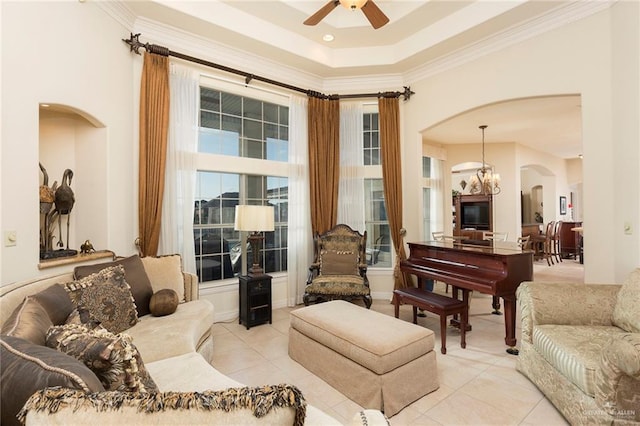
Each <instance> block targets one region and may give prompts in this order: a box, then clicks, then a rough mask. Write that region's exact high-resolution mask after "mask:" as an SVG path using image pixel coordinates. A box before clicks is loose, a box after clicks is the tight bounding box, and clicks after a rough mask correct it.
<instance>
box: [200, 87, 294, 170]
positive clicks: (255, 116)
mask: <svg viewBox="0 0 640 426" xmlns="http://www.w3.org/2000/svg"><path fill="white" fill-rule="evenodd" d="M288 140H289V108H288V107H286V106H283V105H276V104H273V103H270V102H264V101H260V100H257V99H251V98H247V97H243V96H239V95H235V94H232V93H225V92H222V91H219V90H214V89H209V88H206V87H203V88H201V89H200V138H199V144H198V151H199V152H203V153H210V154H221V155H230V156H236V157H245V158H259V159H265V160H272V161H284V162H286V161H287V160H288V155H289V151H288Z"/></svg>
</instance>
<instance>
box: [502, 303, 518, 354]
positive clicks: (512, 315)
mask: <svg viewBox="0 0 640 426" xmlns="http://www.w3.org/2000/svg"><path fill="white" fill-rule="evenodd" d="M502 299H503V300H504V327H505V332H506V336H505V338H504V343H505V344H506V345H507V346H509V348H508V349H507V353H508V354H511V355H518V349H517V348H516V347H515V346H516V297H515V295H504V296H502Z"/></svg>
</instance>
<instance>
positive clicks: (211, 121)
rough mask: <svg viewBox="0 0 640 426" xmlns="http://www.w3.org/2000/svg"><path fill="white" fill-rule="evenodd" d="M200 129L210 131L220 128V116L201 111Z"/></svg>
mask: <svg viewBox="0 0 640 426" xmlns="http://www.w3.org/2000/svg"><path fill="white" fill-rule="evenodd" d="M200 127H209V128H210V129H219V128H220V114H218V113H217V112H209V111H201V112H200Z"/></svg>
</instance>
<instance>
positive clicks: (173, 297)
mask: <svg viewBox="0 0 640 426" xmlns="http://www.w3.org/2000/svg"><path fill="white" fill-rule="evenodd" d="M176 309H178V293H176V292H175V290H171V289H169V288H164V289H162V290H158V291H157V292H155V293H153V296H151V300H150V301H149V310H150V311H151V315H153V316H154V317H162V316H164V315H171V314H172V313H174V312H175V311H176Z"/></svg>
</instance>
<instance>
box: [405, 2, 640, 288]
mask: <svg viewBox="0 0 640 426" xmlns="http://www.w3.org/2000/svg"><path fill="white" fill-rule="evenodd" d="M612 9H613V10H612V11H609V10H607V11H604V12H601V13H598V14H596V15H593V16H591V17H588V18H586V19H583V20H580V21H577V22H574V23H571V24H568V25H566V26H564V27H562V28H559V29H556V30H553V31H550V32H548V33H545V34H542V35H539V36H537V37H535V38H532V39H529V40H526V41H523V42H521V43H519V44H517V45H514V46H511V47H508V48H506V49H504V50H502V51H499V52H495V53H492V54H489V55H487V56H484V57H481V58H478V59H476V60H474V61H473V62H469V63H466V64H464V65H461V66H459V67H457V68H454V69H451V70H448V71H446V72H443V73H440V74H437V75H433V76H430V77H427V78H425V79H423V80H420V81H417V82H412V83H411V89H412V90H414V91H415V92H416V95H414V96H412V98H411V100H410V102H408V103H406V105H405V112H406V114H405V115H404V123H405V125H404V134H405V136H406V137H405V142H404V143H405V148H404V157H403V166H404V167H405V176H419V170H420V163H419V159H420V155H419V152H420V151H419V150H420V148H421V147H418V146H415V145H414V144H413V143H414V142H413V141H415V139H416V135H418V134H419V133H420V132H421V131H422V130H424V129H427V128H429V127H431V126H433V125H434V124H436V123H439V122H441V121H443V120H445V119H446V118H449V117H451V116H454V115H456V114H458V113H460V112H463V111H467V110H470V109H472V108H474V107H477V106H481V105H485V104H489V103H493V102H498V101H504V100H508V99H516V98H524V97H530V96H545V95H554V94H580V95H582V113H583V116H582V122H583V132H582V133H583V147H584V164H583V167H584V226H585V234H584V235H585V279H586V280H587V281H591V282H614V281H618V282H620V281H622V280H623V279H624V277H626V275H627V274H628V273H629V271H630V270H631V269H632V268H634V267H636V266H637V265H638V264H639V262H638V257H639V255H638V251H639V248H638V247H639V244H638V242H639V239H638V233H637V230H636V232H635V233H634V234H633V235H632V236H629V238H628V239H627V238H625V237H623V236H622V224H621V223H620V221H621V219H622V218H621V217H620V218H617V216H621V213H617V212H618V210H617V209H618V208H619V206H621V205H622V206H625V207H628V210H626V211H625V212H626V213H625V217H627V219H626V220H628V221H630V222H631V223H632V224H633V225H634V226H635V228H637V226H638V202H637V198H638V197H637V194H639V193H640V185H639V184H638V171H637V164H638V163H639V162H640V161H639V157H638V122H637V116H638V114H637V112H638V91H637V90H636V91H635V92H633V91H624V90H622V88H623V87H627V86H628V85H630V86H631V87H635V88H637V87H638V83H637V77H638V72H637V64H638V56H639V53H638V52H639V50H638V49H637V45H638V40H637V37H635V35H636V34H637V32H638V3H637V2H618V3H616V4H615V5H614V6H613V7H612ZM623 15H624V17H623ZM612 19H614V20H615V22H614V23H613V24H612V21H611V20H612ZM621 20H623V21H625V22H619V21H621ZM634 25H635V26H634ZM612 27H616V28H617V30H616V32H615V34H614V39H612V36H611V34H612ZM623 34H626V35H627V38H626V39H625V38H624V37H623ZM614 41H615V42H616V43H621V44H622V46H623V47H622V48H620V50H624V52H625V53H626V54H627V55H628V57H626V58H625V62H631V64H626V65H629V66H631V68H633V67H635V71H626V70H623V68H624V65H623V64H622V62H623V58H621V57H619V58H618V59H619V61H620V62H621V63H620V64H618V63H617V62H616V61H613V62H612V61H611V57H612V42H614ZM631 48H635V50H631ZM616 49H618V48H616ZM620 56H622V54H620ZM614 76H616V77H620V78H619V79H616V83H615V84H616V87H617V86H618V85H619V86H620V87H619V90H616V91H615V92H614V93H615V94H617V95H618V96H612V79H613V77H614ZM632 76H635V80H633V81H631V80H632ZM625 108H631V110H632V111H633V112H634V113H635V115H634V117H636V118H635V119H632V118H631V117H630V116H628V115H627V114H622V115H616V117H615V119H614V118H612V116H613V112H614V110H615V111H616V112H618V111H620V110H623V109H625ZM614 121H616V122H617V121H620V123H619V124H617V125H616V126H615V129H614ZM489 124H490V123H489ZM634 144H635V145H634ZM632 145H634V146H633V147H632ZM490 146H491V145H487V147H490ZM449 151H450V150H449ZM623 151H624V153H625V154H627V155H628V157H627V158H622V157H623V155H624V154H623ZM494 155H495V156H494ZM487 158H489V159H491V161H490V162H491V163H494V164H496V166H497V167H496V168H497V170H498V171H499V172H500V173H501V175H503V176H504V175H506V174H507V172H506V171H505V170H507V169H509V168H512V169H513V171H514V173H516V172H515V171H516V170H519V167H520V166H521V165H523V164H520V162H518V161H516V162H515V163H514V164H511V163H508V162H506V161H505V162H504V164H499V163H500V162H501V161H502V160H503V159H501V158H500V157H499V156H498V155H497V154H494V153H493V152H491V151H489V152H488V153H487ZM631 161H633V162H634V164H635V165H636V166H635V167H633V166H631V164H630V162H631ZM452 163H455V161H452ZM525 164H526V163H525ZM559 167H560V168H561V169H564V165H561V166H559ZM624 174H628V177H630V179H622V175H624ZM515 176H516V178H515V179H514V180H513V181H512V185H513V187H510V186H507V185H504V186H505V188H504V189H503V193H501V194H500V195H499V196H498V197H497V200H498V202H499V203H500V205H499V206H497V208H498V209H499V212H501V211H503V210H504V209H514V210H515V206H516V203H517V201H516V199H515V197H516V196H517V197H518V198H519V188H520V186H519V173H517V174H515ZM505 180H506V178H503V182H504V181H505ZM565 180H566V176H565ZM417 181H418V180H417V179H411V178H406V179H405V187H406V188H407V192H408V193H410V194H411V193H417V191H416V184H417ZM622 187H624V188H626V189H627V191H628V192H627V193H632V194H634V195H635V197H626V196H624V195H623V194H621V193H620V191H621V189H619V188H622ZM516 188H517V189H516ZM545 192H546V191H545ZM562 193H566V195H567V196H568V193H569V189H568V187H567V188H556V195H562ZM516 194H517V195H516ZM629 198H633V199H634V201H631V200H630V199H629ZM518 202H519V201H518ZM420 203H421V201H420V199H419V198H413V197H405V209H404V211H405V227H406V228H407V230H408V235H407V238H406V240H407V241H411V240H417V239H419V238H420V235H419V234H418V232H417V230H418V229H419V221H420V219H419V214H420V212H421V209H420V205H421V204H420ZM554 203H557V199H554ZM546 219H547V218H546V217H545V220H546ZM498 220H500V219H498ZM504 220H505V224H507V225H506V226H508V227H509V228H514V224H515V223H516V221H515V220H513V218H512V217H506V218H504ZM635 228H634V229H635ZM622 240H624V242H623V241H622ZM603 246H605V247H611V248H612V249H611V250H605V251H603V250H602V247H603ZM622 247H626V248H627V251H623V250H622V249H621V248H622Z"/></svg>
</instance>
